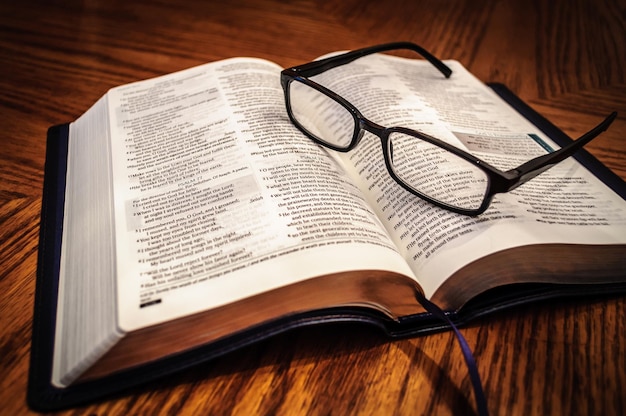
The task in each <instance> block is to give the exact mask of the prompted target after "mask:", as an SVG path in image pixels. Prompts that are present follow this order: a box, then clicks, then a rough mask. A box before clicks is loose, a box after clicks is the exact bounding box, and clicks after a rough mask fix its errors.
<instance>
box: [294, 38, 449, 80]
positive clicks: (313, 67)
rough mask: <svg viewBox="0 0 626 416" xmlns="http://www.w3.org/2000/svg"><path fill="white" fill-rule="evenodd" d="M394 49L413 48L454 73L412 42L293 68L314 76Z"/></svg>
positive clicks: (331, 57) (367, 49) (367, 50)
mask: <svg viewBox="0 0 626 416" xmlns="http://www.w3.org/2000/svg"><path fill="white" fill-rule="evenodd" d="M394 49H408V50H412V51H414V52H416V53H418V54H419V55H421V56H422V57H424V59H426V60H427V61H428V62H430V63H431V64H433V65H434V66H435V67H436V68H437V69H438V70H439V72H441V73H442V74H443V75H444V76H445V77H446V78H449V77H450V75H451V74H452V70H451V69H450V68H449V67H448V66H447V65H446V64H444V63H443V62H441V61H440V60H439V59H437V58H436V57H435V56H434V55H432V54H431V53H430V52H428V51H427V50H426V49H424V48H422V47H421V46H418V45H416V44H414V43H411V42H393V43H385V44H382V45H376V46H370V47H367V48H362V49H355V50H353V51H350V52H346V53H343V54H340V55H335V56H330V57H328V58H324V59H320V60H319V61H313V62H309V63H306V64H304V65H299V66H295V67H293V68H291V70H294V71H296V72H298V73H299V74H300V75H302V76H305V77H312V76H315V75H318V74H321V73H322V72H324V71H328V70H329V69H332V68H335V67H338V66H341V65H345V64H348V63H350V62H352V61H354V60H356V59H359V58H362V57H364V56H367V55H371V54H374V53H379V52H385V51H390V50H394Z"/></svg>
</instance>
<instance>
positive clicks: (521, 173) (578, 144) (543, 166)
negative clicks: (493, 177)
mask: <svg viewBox="0 0 626 416" xmlns="http://www.w3.org/2000/svg"><path fill="white" fill-rule="evenodd" d="M616 117H617V112H613V113H611V114H610V115H609V116H608V117H607V118H606V119H604V121H603V122H601V123H600V124H598V125H597V126H596V127H594V128H593V129H591V130H589V131H588V132H587V133H585V134H584V135H582V136H581V137H579V138H578V139H576V140H574V141H573V142H572V143H570V144H568V145H567V146H565V147H562V148H560V149H559V150H557V151H554V152H552V153H548V154H547V155H543V156H539V157H536V158H534V159H531V160H529V161H528V162H526V163H523V164H522V165H520V166H518V167H516V168H514V169H511V170H509V171H507V172H506V173H507V174H513V175H514V178H513V181H512V183H511V184H510V185H509V187H508V189H507V191H510V190H512V189H515V188H517V187H518V186H520V185H521V184H523V183H525V182H528V181H529V180H531V179H532V178H534V177H536V176H537V175H539V174H541V173H543V172H545V171H546V170H548V169H550V168H551V167H553V166H554V165H556V164H558V163H559V162H562V161H563V160H565V159H567V158H568V157H570V156H572V155H573V154H574V153H576V152H577V151H578V150H580V149H581V148H582V147H583V146H584V145H586V144H587V143H589V142H590V141H591V140H593V139H594V138H596V137H598V135H600V133H602V132H604V131H605V130H606V129H608V127H609V126H610V125H611V123H612V122H613V120H615V118H616Z"/></svg>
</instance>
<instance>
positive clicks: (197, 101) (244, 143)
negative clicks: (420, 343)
mask: <svg viewBox="0 0 626 416" xmlns="http://www.w3.org/2000/svg"><path fill="white" fill-rule="evenodd" d="M445 63H446V65H448V66H449V67H450V68H451V69H452V71H453V73H452V75H451V76H450V77H449V78H445V77H442V76H441V74H439V73H438V72H437V71H436V70H434V69H433V67H432V66H431V65H430V64H429V63H428V62H426V61H424V60H418V59H406V58H399V57H394V56H389V55H379V54H378V55H372V56H368V57H365V58H362V59H359V60H356V61H355V62H353V63H351V64H349V65H344V66H341V67H338V68H335V69H333V70H330V71H327V72H324V73H323V74H321V75H318V76H316V77H314V80H315V81H316V82H318V83H320V84H322V85H324V86H325V87H327V88H329V89H331V90H333V91H334V92H336V93H337V94H340V95H341V96H342V97H344V98H345V99H346V100H348V101H349V102H350V103H352V104H353V105H354V106H355V107H357V108H358V109H359V110H360V111H361V112H362V113H363V114H364V115H366V116H367V117H368V118H369V119H371V120H372V121H374V122H375V123H378V124H380V125H383V126H401V127H407V128H411V129H415V130H418V131H421V132H424V133H426V134H429V135H431V136H434V137H437V138H438V139H441V140H444V141H446V142H448V143H450V144H452V145H454V146H456V147H459V148H462V149H463V150H466V151H468V152H470V153H472V154H475V155H476V156H478V157H480V158H481V159H484V160H486V161H488V162H489V163H490V164H492V165H494V166H496V167H498V168H501V169H508V168H510V167H513V166H517V165H519V164H521V163H523V162H525V161H527V160H529V159H531V158H533V157H535V156H538V155H542V154H545V153H548V152H550V151H552V150H553V149H556V148H558V147H559V146H558V145H557V144H556V143H555V142H554V141H553V140H551V138H550V137H548V136H546V135H545V134H544V133H543V132H542V131H541V130H540V129H539V128H538V127H536V126H535V125H533V124H532V123H530V122H529V121H528V120H527V119H526V118H525V117H523V116H521V115H520V114H519V113H518V112H517V111H516V110H515V109H514V108H512V107H511V106H509V105H508V104H507V103H506V102H505V101H503V100H502V99H501V98H500V97H499V96H498V95H497V94H496V93H495V92H494V91H493V90H492V89H490V88H489V87H487V86H486V85H484V84H483V83H481V82H480V81H479V80H477V79H476V78H475V77H474V76H473V75H471V74H470V73H469V72H468V71H467V70H466V69H465V68H463V67H462V65H461V64H459V63H458V62H456V61H445ZM280 70H281V68H280V67H278V66H277V65H275V64H273V63H271V62H268V61H264V60H260V59H255V58H233V59H229V60H225V61H220V62H214V63H210V64H206V65H202V66H199V67H195V68H191V69H189V70H185V71H182V72H178V73H174V74H170V75H166V76H163V77H159V78H155V79H151V80H146V81H141V82H137V83H133V84H128V85H124V86H120V87H117V88H114V89H112V90H110V91H109V92H108V93H107V94H106V95H105V96H104V97H103V98H102V99H101V100H100V101H98V103H97V104H95V105H94V107H92V109H90V110H89V111H88V112H87V113H85V114H84V115H83V116H82V117H81V118H80V119H78V120H77V121H75V122H74V123H71V125H70V127H69V141H68V149H69V150H68V156H67V166H68V167H67V176H66V184H67V187H66V192H65V198H64V199H65V201H64V205H63V207H64V208H63V211H64V217H63V231H62V235H57V236H55V238H60V239H61V242H62V243H61V246H62V251H61V258H60V268H59V270H57V271H54V272H53V275H54V274H55V273H59V296H58V303H56V302H54V304H55V305H56V312H55V313H56V315H55V316H56V326H55V328H56V329H55V334H56V336H55V341H54V366H53V370H52V380H50V382H51V383H52V384H53V385H54V386H55V387H54V388H56V389H59V390H63V389H66V388H68V387H70V386H72V385H73V384H76V383H78V384H80V383H81V377H84V376H85V374H89V369H90V368H93V367H94V366H96V367H97V365H96V363H98V362H99V361H100V362H101V365H100V367H101V368H105V367H106V371H104V372H103V371H101V369H100V370H97V371H95V373H93V374H97V377H100V376H103V375H106V373H107V371H108V372H109V373H116V372H118V371H122V370H124V369H126V368H128V367H133V366H137V365H140V364H141V365H143V364H146V363H150V362H156V361H158V360H159V359H160V358H161V357H162V356H170V355H172V354H178V353H181V352H183V351H186V350H188V349H190V348H197V347H199V346H201V345H204V344H210V343H212V342H215V341H216V340H221V339H224V338H227V337H228V335H229V334H231V333H238V332H241V331H245V330H250V329H253V328H254V327H255V326H257V325H261V324H267V323H268V322H272V320H277V319H279V318H284V317H285V316H290V315H293V316H297V315H298V314H301V313H306V312H308V311H311V310H317V309H319V310H325V309H329V308H345V307H356V308H370V309H372V311H375V313H379V314H380V316H381V319H388V320H391V321H394V320H396V321H397V320H399V319H402V318H406V317H410V316H413V315H417V314H421V313H424V310H423V309H422V307H421V306H420V305H419V304H418V303H417V302H414V301H415V297H414V293H415V291H420V292H422V293H423V294H424V295H425V296H426V297H427V298H431V299H434V300H436V302H437V303H439V304H440V305H442V306H444V307H445V308H446V309H448V310H450V311H458V310H459V309H461V308H462V306H463V305H464V304H465V303H466V302H467V301H469V300H471V299H472V298H473V297H475V296H476V295H479V294H481V293H483V292H485V291H488V290H490V289H493V288H495V287H498V286H501V285H506V284H511V283H562V284H596V285H597V284H613V283H623V282H624V280H625V278H626V276H624V273H623V270H624V267H625V265H624V260H623V257H624V256H622V255H621V253H623V249H624V244H625V243H626V203H624V200H623V199H622V198H621V197H620V196H619V195H617V194H616V193H615V192H613V191H612V190H611V189H610V188H609V187H607V186H606V185H605V184H604V183H603V182H602V181H600V180H599V179H598V178H596V176H595V175H594V174H593V173H591V172H590V171H588V170H587V169H586V168H585V167H584V166H582V165H581V164H580V163H578V162H577V161H576V160H574V159H573V158H570V159H568V160H566V161H564V162H562V163H561V164H559V165H558V166H556V167H554V168H552V169H550V170H548V171H547V172H545V173H543V174H542V175H540V176H538V177H537V178H535V179H533V180H532V181H530V182H528V183H526V184H524V185H522V186H521V187H519V188H517V189H515V190H514V191H511V192H509V193H506V194H499V195H497V196H496V198H495V199H494V200H493V202H492V204H491V206H490V208H489V209H488V210H487V211H486V212H485V213H484V214H481V215H479V216H476V217H470V216H464V215H461V214H456V213H452V212H450V211H447V210H445V209H442V208H438V207H436V206H434V205H432V204H430V203H428V202H426V201H424V200H422V199H420V198H418V197H416V196H415V195H412V194H410V193H409V192H407V191H405V190H404V189H402V188H401V187H400V186H398V185H397V183H396V182H394V180H393V179H392V178H391V177H390V176H389V174H388V172H387V169H386V167H385V161H384V157H383V155H382V150H381V146H380V141H379V139H378V138H377V137H375V136H373V135H371V137H364V138H363V140H362V142H361V144H360V145H359V146H358V147H357V148H356V149H354V150H353V151H351V152H348V153H339V152H334V151H332V150H328V149H324V148H322V147H320V146H318V145H317V144H315V143H314V142H313V141H311V140H310V139H309V138H307V137H306V136H305V135H303V134H302V133H301V132H300V131H299V130H298V129H297V128H296V127H295V126H294V125H293V124H292V123H291V121H290V120H289V117H288V116H287V112H286V110H285V101H284V97H283V90H282V88H281V85H280V79H279V74H280ZM307 111H308V110H307ZM310 111H311V118H312V119H315V117H316V113H315V112H316V111H321V110H320V109H319V108H316V107H315V106H314V105H311V109H310ZM599 140H601V138H600V139H599ZM433 163H434V162H433V161H432V160H428V159H426V158H425V160H424V161H423V163H422V164H420V169H424V170H428V169H429V168H430V167H431V166H432V164H433ZM599 257H601V258H602V260H601V259H600V258H599ZM41 267H43V266H41V265H40V268H41ZM40 273H41V270H40ZM40 278H41V279H45V278H47V277H46V276H40ZM76 299H80V300H81V301H80V302H76ZM277 304H279V305H280V306H277ZM87 310H89V311H90V313H86V312H85V311H87ZM235 316H239V317H240V318H235ZM383 317H384V318H383ZM231 321H232V322H231ZM218 322H219V325H218ZM231 323H232V324H231ZM183 332H185V333H190V334H191V335H190V336H189V337H188V338H189V340H188V341H187V339H188V338H185V337H181V335H182V333H183ZM165 336H168V337H176V336H178V337H179V338H180V340H181V341H179V342H178V343H177V344H176V343H172V345H171V347H168V346H167V345H165V344H167V343H162V342H160V341H162V340H163V339H164V337H165ZM148 344H151V345H152V346H153V347H154V348H152V349H151V350H150V352H148V353H146V354H144V355H143V357H140V355H141V354H135V355H136V356H133V354H128V353H127V352H125V351H124V350H125V348H127V347H126V345H128V346H129V347H128V348H127V349H130V346H133V345H134V346H135V348H136V347H137V346H139V345H148ZM161 344H164V345H161ZM174 344H176V345H174ZM93 374H92V375H91V376H90V377H91V378H92V379H93V377H96V376H94V375H93ZM88 378H89V377H88Z"/></svg>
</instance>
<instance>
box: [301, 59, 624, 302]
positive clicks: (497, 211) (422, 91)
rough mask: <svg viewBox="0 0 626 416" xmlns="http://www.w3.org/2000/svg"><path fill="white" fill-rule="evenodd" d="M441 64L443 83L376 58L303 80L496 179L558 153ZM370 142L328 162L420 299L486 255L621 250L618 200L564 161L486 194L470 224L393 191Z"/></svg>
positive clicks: (417, 63)
mask: <svg viewBox="0 0 626 416" xmlns="http://www.w3.org/2000/svg"><path fill="white" fill-rule="evenodd" d="M446 64H447V65H449V66H450V67H451V69H452V70H453V74H452V76H451V77H450V78H449V79H446V78H445V77H444V76H443V75H442V74H441V73H439V72H438V71H437V70H436V69H435V68H434V67H433V66H432V65H430V64H429V63H428V62H426V61H424V60H420V59H417V60H408V59H402V58H398V57H391V56H388V55H376V56H368V57H365V58H361V59H359V60H357V61H354V62H352V63H350V64H349V65H345V66H342V67H338V68H335V69H333V70H330V71H327V72H325V73H323V74H321V75H318V76H316V77H314V78H313V79H314V80H315V81H317V82H319V83H321V84H322V85H324V86H326V87H328V88H330V89H331V90H333V91H335V92H337V93H338V94H340V95H341V96H343V97H344V98H346V99H347V100H348V101H350V102H351V103H352V104H354V105H355V106H356V107H357V108H358V109H359V110H360V111H361V112H362V113H363V115H364V116H365V117H367V118H369V119H370V120H371V121H373V122H375V123H378V124H380V125H383V126H385V127H392V126H401V127H408V128H412V129H415V130H418V131H422V132H425V133H427V134H429V135H431V136H434V137H437V138H439V139H441V140H444V141H446V142H448V143H451V144H453V145H455V146H457V147H459V148H462V149H464V150H466V151H469V152H470V153H472V154H474V155H476V156H478V157H480V158H483V159H484V160H486V161H487V162H489V163H491V164H493V165H494V166H496V167H498V168H500V169H503V170H506V169H510V168H513V167H515V166H518V165H520V164H521V163H523V162H525V161H527V160H529V159H531V158H533V157H535V156H539V155H541V154H545V153H546V152H547V151H550V149H552V148H558V146H556V145H555V144H554V143H552V142H551V141H550V140H549V139H548V138H547V137H545V136H544V135H543V134H542V133H541V132H540V131H538V130H537V128H536V127H534V126H533V125H532V124H530V123H529V122H528V121H527V120H526V119H524V118H523V117H521V116H520V115H519V114H517V112H516V111H515V110H513V109H512V108H510V107H509V105H508V104H507V103H505V102H504V101H502V99H501V98H500V97H498V96H497V95H496V94H495V93H494V92H493V91H492V90H490V89H489V88H488V87H487V86H486V85H484V84H482V83H481V82H480V81H479V80H477V79H476V78H475V77H474V76H472V75H471V74H470V73H469V72H468V71H467V70H465V69H464V68H463V67H462V66H461V64H459V63H458V62H456V61H446ZM598 121H600V120H598ZM591 127H592V126H590V128H591ZM596 140H602V138H601V137H600V138H598V139H596ZM380 143H381V142H380V140H379V139H378V138H377V137H375V136H374V135H372V134H369V133H366V135H365V136H364V138H363V140H362V142H361V143H360V145H359V146H358V147H357V148H356V149H355V150H353V151H352V152H351V153H348V154H346V155H339V154H338V157H341V158H342V159H343V160H344V162H345V163H346V165H347V169H348V170H350V171H351V172H352V175H353V176H354V178H355V181H356V182H357V183H359V184H360V187H361V189H363V190H364V192H365V193H366V194H367V195H368V197H369V201H370V203H371V204H372V206H374V207H375V211H376V212H377V214H378V215H379V217H380V218H381V220H382V221H383V223H384V224H385V226H386V227H387V230H388V231H389V233H390V234H391V235H392V236H393V239H394V241H395V243H396V245H397V246H398V247H399V249H400V250H401V252H402V253H403V255H404V256H405V258H406V259H407V261H408V262H409V263H410V264H411V267H412V269H413V270H414V272H415V274H416V275H417V276H418V279H419V281H420V284H421V286H422V287H423V288H424V290H425V292H426V295H427V296H430V295H432V294H433V293H434V292H435V290H436V289H437V288H438V287H439V286H440V285H441V284H442V283H443V282H444V281H445V279H446V278H447V277H448V276H450V275H451V274H453V273H454V272H455V271H456V270H458V269H459V268H461V267H462V266H464V265H466V264H467V263H469V262H471V261H473V260H475V259H478V258H481V257H483V256H485V255H487V254H489V253H493V252H495V251H499V250H504V249H507V248H510V247H516V246H520V245H526V244H536V243H537V244H539V243H574V244H575V243H584V244H615V243H621V244H624V243H625V242H626V227H625V219H626V211H625V204H624V201H623V200H622V199H621V198H620V197H619V196H618V195H616V194H614V193H613V192H612V191H611V190H610V189H609V188H607V187H606V186H605V185H604V184H603V183H601V182H600V181H599V180H598V179H597V178H595V177H594V176H593V175H592V174H591V173H589V172H588V171H587V170H586V169H585V168H583V167H582V166H581V165H580V164H578V163H577V162H576V161H575V160H574V159H573V158H570V159H568V160H566V161H564V162H562V163H561V164H559V165H557V166H555V167H553V168H552V169H550V170H548V171H547V172H544V173H543V174H541V175H540V176H538V177H536V178H534V179H533V180H531V181H530V182H528V183H526V184H524V185H523V186H521V187H519V188H517V189H516V190H514V191H512V192H509V193H507V194H498V195H496V197H495V198H494V200H493V202H492V205H491V206H490V208H489V209H488V210H487V211H486V212H485V213H484V214H482V215H480V216H478V217H474V218H472V217H467V216H463V215H459V214H454V213H451V212H449V211H447V210H445V209H441V208H438V207H435V206H433V205H432V204H430V203H428V202H425V201H423V200H421V199H420V198H419V197H416V196H414V195H412V194H410V193H409V192H407V191H405V190H404V189H403V188H401V187H400V186H399V185H397V183H396V182H395V181H394V180H393V179H392V178H391V177H390V175H389V173H388V171H387V168H386V167H385V164H384V160H383V154H382V147H381V144H380Z"/></svg>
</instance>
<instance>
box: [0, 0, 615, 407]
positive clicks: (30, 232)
mask: <svg viewBox="0 0 626 416" xmlns="http://www.w3.org/2000/svg"><path fill="white" fill-rule="evenodd" d="M396 40H409V41H413V42H416V43H418V44H420V45H422V46H424V47H426V48H427V49H429V50H431V51H432V52H433V53H434V54H436V55H437V56H439V57H440V58H452V59H457V60H459V61H461V62H462V63H463V64H464V65H465V66H466V67H468V68H469V69H470V70H471V71H472V72H473V73H474V74H475V75H476V76H477V77H478V78H480V79H481V80H483V81H485V82H487V81H496V82H502V83H504V84H506V85H507V86H509V87H510V88H511V89H512V90H513V91H515V92H516V93H517V94H518V95H519V96H520V97H522V98H523V99H524V100H525V101H526V102H528V103H529V104H530V105H531V106H533V107H534V108H535V109H537V110H538V111H539V112H541V113H542V114H543V115H545V116H546V117H547V118H548V119H549V120H551V121H552V122H553V123H555V124H556V125H558V126H559V127H561V128H562V129H563V130H564V131H565V132H566V133H568V134H570V135H571V136H577V135H580V134H582V133H584V132H585V131H586V130H587V129H588V128H589V127H591V126H592V125H594V124H595V123H596V122H599V121H600V120H601V118H602V117H603V116H605V115H606V114H608V113H609V112H611V111H613V110H617V111H618V112H619V113H620V115H619V118H618V119H617V121H616V122H615V123H614V124H613V126H612V127H611V128H610V130H609V131H608V132H606V133H605V134H603V135H602V136H601V137H600V138H598V139H596V140H595V141H594V142H592V143H591V144H590V145H589V146H588V149H589V150H590V151H591V152H592V153H593V154H594V155H595V156H596V157H598V158H599V159H600V160H601V161H602V162H604V163H605V164H606V165H608V166H609V167H610V168H611V169H612V170H613V171H614V172H616V173H617V174H618V175H620V176H621V177H622V178H626V137H625V136H626V70H625V69H626V4H625V2H624V1H623V0H600V1H598V0H571V1H570V0H562V1H542V0H510V1H496V0H459V1H454V0H424V1H405V2H402V1H393V0H389V1H365V0H346V1H336V2H316V1H312V0H300V1H293V2H282V1H278V0H277V1H272V0H233V1H227V2H218V1H214V2H213V1H208V0H134V1H127V0H126V1H120V0H107V1H98V0H83V1H77V0H39V1H37V0H21V1H9V0H3V1H1V2H0V141H1V145H0V370H1V371H2V376H1V378H0V414H7V415H15V414H24V413H28V408H27V407H26V402H25V396H26V384H27V373H28V360H29V350H30V335H31V322H32V309H33V293H34V286H35V270H36V262H37V244H38V231H39V214H40V208H41V190H42V183H43V181H42V179H43V178H42V176H43V165H44V155H45V135H46V130H47V128H48V127H49V126H50V125H53V124H58V123H64V122H68V121H72V120H74V119H76V118H77V117H78V116H80V115H81V114H82V113H83V112H85V111H86V110H87V109H88V108H89V107H90V106H91V105H92V104H93V103H94V102H95V101H96V100H97V99H98V98H99V97H101V96H102V95H103V94H104V93H105V92H106V91H107V90H108V89H109V88H111V87H114V86H116V85H119V84H123V83H128V82H131V81H136V80H140V79H144V78H148V77H152V76H156V75H161V74H165V73H169V72H173V71H176V70H180V69H184V68H187V67H190V66H194V65H198V64H201V63H204V62H209V61H214V60H218V59H224V58H228V57H231V56H256V57H261V58H268V59H270V60H273V61H275V62H277V63H278V64H279V65H281V66H291V65H296V64H298V63H302V62H305V61H308V60H311V59H313V58H315V57H317V56H319V55H322V54H324V53H326V52H330V51H335V50H343V49H353V48H357V47H361V46H367V45H371V44H376V43H382V42H386V41H396ZM598 261H601V259H598ZM462 332H463V333H464V335H465V336H466V337H467V340H468V342H469V344H470V346H471V347H472V348H473V350H474V354H475V356H476V359H477V362H478V367H479V370H480V373H481V375H482V377H483V383H484V386H485V390H486V395H487V400H488V406H489V409H490V411H491V412H492V413H493V414H507V415H508V414H513V415H528V414H559V415H563V414H567V415H571V414H598V415H610V414H615V415H618V414H626V297H625V296H623V295H617V296H612V297H605V298H601V299H597V298H595V299H577V300H568V301H557V302H546V303H541V304H533V305H527V306H524V307H519V308H516V309H512V310H509V311H506V312H503V313H501V314H499V315H498V316H491V317H488V318H485V319H481V320H478V321H476V322H475V323H474V324H473V325H471V326H469V327H467V328H464V329H463V330H462ZM473 412H475V403H474V399H473V396H472V392H471V386H470V381H469V377H468V375H467V370H466V368H465V366H464V363H463V359H462V356H461V353H460V351H459V349H458V347H457V345H456V341H455V339H454V337H453V335H452V334H451V333H450V332H444V333H440V334H436V335H432V336H427V337H417V338H409V339H405V340H401V341H394V342H390V341H388V340H386V339H385V338H384V337H382V336H381V335H379V334H378V333H376V332H375V331H374V330H373V329H370V328H367V327H354V326H342V325H335V326H329V327H320V328H309V329H302V330H297V331H293V332H291V333H288V334H284V335H281V336H278V337H275V338H273V339H270V340H268V341H265V342H261V343H260V344H258V345H255V346H253V347H249V348H246V349H244V350H240V351H237V352H234V353H232V354H230V355H228V356H225V357H223V358H222V359H220V360H217V361H215V362H211V363H208V364H206V365H202V366H199V367H197V368H195V369H194V370H192V371H188V372H185V373H183V374H179V375H177V376H174V377H170V378H168V379H167V380H162V381H158V382H154V383H151V384H149V385H146V386H143V387H141V388H138V389H135V390H132V391H128V392H125V393H124V394H123V395H121V396H119V397H115V398H112V399H108V400H104V401H102V402H99V403H95V404H91V405H88V406H85V407H82V408H77V409H71V410H69V411H68V412H67V414H242V415H249V414H289V415H292V414H337V415H344V414H376V415H379V414H472V413H473Z"/></svg>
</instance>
